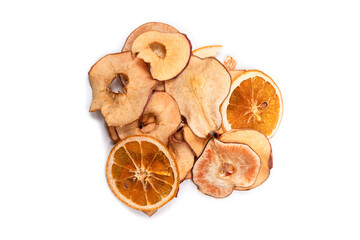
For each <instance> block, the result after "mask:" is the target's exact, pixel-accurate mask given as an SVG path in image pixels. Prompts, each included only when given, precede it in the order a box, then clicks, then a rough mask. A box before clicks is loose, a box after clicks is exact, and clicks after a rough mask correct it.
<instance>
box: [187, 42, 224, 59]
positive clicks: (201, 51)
mask: <svg viewBox="0 0 360 240" xmlns="http://www.w3.org/2000/svg"><path fill="white" fill-rule="evenodd" d="M221 48H222V45H210V46H205V47H201V48H198V49H195V50H194V51H193V55H195V56H197V57H199V58H207V57H216V55H217V54H218V52H219V51H220V50H221Z"/></svg>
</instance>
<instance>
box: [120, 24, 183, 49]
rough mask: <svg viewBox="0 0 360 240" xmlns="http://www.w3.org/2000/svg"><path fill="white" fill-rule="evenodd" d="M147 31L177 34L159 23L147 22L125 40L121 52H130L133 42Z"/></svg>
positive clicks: (170, 27) (169, 27)
mask: <svg viewBox="0 0 360 240" xmlns="http://www.w3.org/2000/svg"><path fill="white" fill-rule="evenodd" d="M147 31H158V32H165V33H166V32H167V33H171V32H174V33H176V32H179V31H178V30H177V29H176V28H174V27H172V26H170V25H168V24H166V23H161V22H149V23H145V24H143V25H141V26H140V27H138V28H137V29H135V30H134V31H133V32H132V33H130V35H129V37H128V38H127V39H126V42H125V44H124V47H123V49H122V51H123V52H125V51H130V50H131V46H132V44H133V42H134V40H135V39H136V38H137V37H138V36H139V35H141V34H143V33H144V32H147Z"/></svg>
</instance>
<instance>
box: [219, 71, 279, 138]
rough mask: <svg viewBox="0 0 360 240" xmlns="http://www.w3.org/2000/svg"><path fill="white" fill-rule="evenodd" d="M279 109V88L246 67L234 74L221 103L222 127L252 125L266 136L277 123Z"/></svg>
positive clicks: (238, 127) (239, 127)
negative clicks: (243, 70)
mask: <svg viewBox="0 0 360 240" xmlns="http://www.w3.org/2000/svg"><path fill="white" fill-rule="evenodd" d="M282 111H283V106H282V97H281V92H280V90H279V88H278V87H277V86H276V84H275V82H274V81H273V80H272V79H271V78H270V77H269V76H267V75H266V74H264V73H262V72H260V71H258V70H251V71H246V72H245V73H242V74H241V75H240V76H239V77H237V78H236V79H235V81H234V82H233V83H232V85H231V89H230V94H229V95H228V97H227V98H226V99H225V101H224V103H223V104H222V106H221V114H222V116H223V127H224V129H225V131H228V130H230V129H241V128H252V129H256V130H259V131H260V132H262V133H264V134H265V135H266V136H268V137H269V138H270V137H272V136H273V135H274V134H275V132H276V130H277V128H278V127H279V124H280V122H281V117H282Z"/></svg>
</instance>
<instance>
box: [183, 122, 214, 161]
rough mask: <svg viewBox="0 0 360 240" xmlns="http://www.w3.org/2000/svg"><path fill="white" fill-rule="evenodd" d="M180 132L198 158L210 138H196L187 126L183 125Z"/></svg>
mask: <svg viewBox="0 0 360 240" xmlns="http://www.w3.org/2000/svg"><path fill="white" fill-rule="evenodd" d="M182 131H183V135H184V140H185V142H187V144H189V146H190V148H191V149H192V150H193V152H194V153H195V155H196V157H199V156H200V155H201V153H202V152H203V151H204V148H205V146H206V143H207V142H208V141H209V140H210V138H211V137H207V138H201V137H198V136H196V135H195V134H194V133H193V132H192V131H191V129H190V128H189V126H187V125H184V127H183V129H182Z"/></svg>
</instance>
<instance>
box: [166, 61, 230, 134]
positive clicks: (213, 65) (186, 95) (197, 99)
mask: <svg viewBox="0 0 360 240" xmlns="http://www.w3.org/2000/svg"><path fill="white" fill-rule="evenodd" d="M230 82H231V77H230V74H229V73H228V71H227V70H226V68H225V67H224V66H223V65H222V64H221V63H220V62H219V61H218V60H216V59H215V58H204V59H202V58H199V57H196V56H191V58H190V62H189V65H188V66H187V67H186V69H185V70H184V71H183V72H182V73H181V74H180V75H179V76H178V77H176V78H175V79H174V80H170V81H166V82H165V90H166V92H168V93H169V94H170V95H171V96H173V97H174V98H175V100H176V102H177V103H178V105H179V107H180V112H181V114H182V115H183V116H184V117H185V118H186V121H187V124H188V126H189V127H190V128H191V130H192V131H193V132H194V133H195V134H196V135H197V136H199V137H202V138H205V137H207V136H208V134H209V133H210V132H211V131H215V130H217V129H219V128H220V126H221V114H220V111H219V106H220V104H221V103H222V102H223V101H224V99H225V97H226V96H227V94H228V92H229V88H230Z"/></svg>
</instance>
